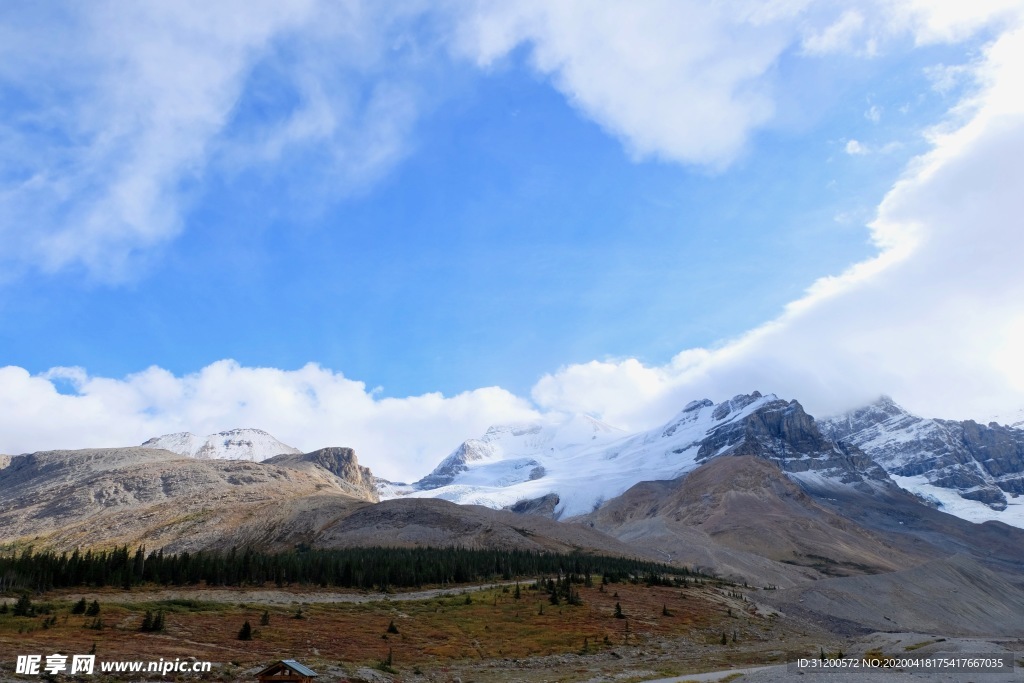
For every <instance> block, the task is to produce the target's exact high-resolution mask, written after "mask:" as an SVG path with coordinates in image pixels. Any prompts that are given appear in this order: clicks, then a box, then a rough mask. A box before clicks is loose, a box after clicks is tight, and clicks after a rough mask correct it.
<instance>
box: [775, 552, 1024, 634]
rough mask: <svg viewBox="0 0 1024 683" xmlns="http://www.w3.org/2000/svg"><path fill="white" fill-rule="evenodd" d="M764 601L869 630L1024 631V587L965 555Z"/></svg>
mask: <svg viewBox="0 0 1024 683" xmlns="http://www.w3.org/2000/svg"><path fill="white" fill-rule="evenodd" d="M760 599H762V600H764V601H765V602H768V603H770V604H772V605H774V606H776V607H778V608H780V609H781V610H782V611H783V612H786V613H789V614H801V613H808V612H810V613H814V614H816V615H818V617H819V619H820V620H821V621H823V622H825V623H827V622H828V620H834V619H841V620H843V621H846V622H851V623H854V624H860V625H861V626H862V627H863V629H864V631H865V632H870V631H911V632H917V633H941V634H943V635H963V636H1000V637H1004V638H1007V637H1013V636H1022V635H1024V622H1022V621H1021V618H1020V615H1021V614H1024V591H1022V590H1021V589H1020V588H1019V587H1017V586H1013V585H1011V584H1010V583H1008V582H1007V581H1006V580H1004V579H1003V578H1001V577H1000V576H998V575H996V574H994V573H993V572H991V571H989V570H988V569H986V568H985V567H982V566H980V565H979V564H978V563H977V562H974V561H973V560H971V559H970V558H967V557H964V556H963V555H955V556H953V557H950V558H947V559H943V560H938V561H934V562H928V563H926V564H922V565H919V566H917V567H913V568H911V569H906V570H903V571H899V572H895V573H891V574H881V575H875V576H854V577H847V578H840V579H830V580H828V581H817V582H814V583H811V584H805V585H803V586H799V587H796V588H791V589H789V590H780V591H772V592H770V593H766V594H765V595H763V596H761V597H760Z"/></svg>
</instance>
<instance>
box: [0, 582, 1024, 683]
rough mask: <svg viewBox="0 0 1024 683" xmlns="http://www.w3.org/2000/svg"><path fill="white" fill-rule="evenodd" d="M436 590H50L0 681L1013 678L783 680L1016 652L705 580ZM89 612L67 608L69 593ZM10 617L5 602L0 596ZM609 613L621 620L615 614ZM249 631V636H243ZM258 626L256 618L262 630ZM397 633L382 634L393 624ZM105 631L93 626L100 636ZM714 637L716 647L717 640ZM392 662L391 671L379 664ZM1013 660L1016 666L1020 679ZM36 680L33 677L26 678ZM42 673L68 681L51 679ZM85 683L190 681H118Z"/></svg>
mask: <svg viewBox="0 0 1024 683" xmlns="http://www.w3.org/2000/svg"><path fill="white" fill-rule="evenodd" d="M519 589H520V591H519V593H520V597H519V598H518V599H517V598H516V597H515V593H516V586H515V584H514V583H513V584H490V585H486V586H473V587H459V588H432V589H428V590H419V591H410V592H406V593H397V594H389V595H386V596H382V595H381V594H373V593H365V592H339V591H328V590H323V591H316V590H312V589H302V590H298V589H297V590H290V589H288V588H283V589H282V588H276V587H268V589H265V590H262V589H252V588H248V589H237V590H235V589H219V588H215V589H204V588H175V589H164V588H151V589H147V588H142V589H135V590H132V591H121V590H113V589H104V590H94V591H86V592H75V591H60V592H53V593H50V594H47V595H43V596H39V597H37V598H33V604H34V606H35V608H36V609H37V610H38V612H39V613H38V614H37V615H36V616H33V617H20V616H19V617H15V616H13V614H11V612H10V609H8V611H7V612H6V613H3V614H0V681H16V680H21V681H24V680H29V678H26V677H24V676H15V675H13V672H14V664H15V662H14V659H15V657H16V656H17V655H29V654H37V655H42V656H43V658H44V660H45V656H46V655H49V654H53V653H63V654H68V655H70V654H85V653H87V652H89V651H90V650H91V649H92V648H95V653H96V661H97V662H104V661H124V660H129V661H140V660H145V661H156V660H160V659H161V658H162V659H163V660H165V661H174V660H175V659H180V660H183V661H185V660H192V659H194V660H197V661H210V662H212V663H213V668H212V672H211V673H210V674H207V675H205V676H204V677H203V679H204V680H220V681H255V673H256V672H258V671H259V670H260V669H262V668H263V667H264V666H266V665H268V664H271V663H273V662H275V661H277V660H279V659H297V660H299V661H300V662H302V663H303V664H305V665H307V666H309V667H311V668H313V669H314V670H315V671H317V672H318V673H319V674H320V677H319V678H318V679H317V680H318V681H321V682H323V683H327V682H329V681H374V682H375V683H384V682H385V681H462V682H465V683H468V682H469V681H479V682H482V683H486V682H494V683H499V682H500V683H513V682H516V681H521V682H524V683H527V682H535V681H536V682H540V681H589V682H593V683H597V682H599V681H600V682H607V683H613V682H614V683H638V682H641V681H659V682H661V683H668V682H669V681H672V682H673V683H679V682H682V681H721V680H743V681H751V682H756V683H774V682H775V681H789V680H793V679H794V678H799V679H801V680H805V681H808V682H811V681H813V682H815V683H830V682H832V681H851V682H852V681H854V680H856V681H859V682H864V683H870V682H871V681H900V680H906V681H921V680H937V681H967V680H970V681H978V682H979V683H981V682H983V681H1020V680H1024V678H1022V677H1021V676H1020V674H1019V673H1018V674H1016V677H1014V676H1015V675H1009V676H1007V675H1005V674H1003V675H963V676H951V675H944V676H943V675H939V674H930V675H923V676H922V675H919V674H917V675H912V674H908V673H899V672H893V671H883V672H877V673H864V672H860V673H858V674H855V675H853V676H852V677H851V676H850V675H849V674H832V673H819V672H813V673H812V672H808V673H807V674H806V675H799V674H794V673H793V672H791V671H789V670H788V669H787V667H786V662H790V661H793V660H795V659H797V658H798V657H810V658H812V659H813V658H816V657H818V656H819V655H820V654H821V653H822V652H824V653H827V654H829V655H833V654H837V653H840V652H843V653H845V654H846V655H847V656H859V655H862V654H864V653H865V652H869V653H875V654H876V655H877V654H879V653H882V654H885V655H889V656H902V655H906V654H907V653H910V652H914V653H919V654H929V653H934V652H950V651H953V652H964V653H982V652H984V653H992V652H1006V651H1010V652H1014V653H1015V654H1014V657H1015V658H1016V659H1018V660H1024V644H1022V643H1021V641H1020V640H1017V639H1004V641H1003V642H998V643H996V642H993V641H988V640H985V639H963V638H961V639H955V638H949V639H947V638H943V637H941V636H937V635H934V634H871V635H864V634H862V635H856V636H848V637H839V636H836V635H835V634H831V633H828V632H826V631H824V630H822V629H821V628H820V626H817V625H815V623H812V622H810V621H805V620H803V619H801V618H799V617H796V616H789V615H786V614H782V613H778V612H776V611H774V610H772V609H771V608H769V607H767V606H765V605H763V604H760V603H759V602H758V597H759V595H764V593H761V592H760V591H757V590H753V589H745V588H739V587H735V586H720V585H714V584H713V583H705V584H702V585H694V584H692V583H691V584H690V585H689V586H686V587H682V588H680V587H662V586H645V585H643V584H632V583H617V584H609V585H607V586H604V588H603V590H602V588H601V587H600V586H593V587H580V589H579V592H580V596H581V598H582V600H583V604H582V605H575V606H572V605H568V604H565V603H564V602H563V603H562V604H560V605H553V604H551V603H550V601H549V599H548V596H547V594H546V593H544V592H543V591H539V590H536V589H534V588H533V582H521V583H520V584H519ZM83 597H84V598H86V601H87V602H89V603H91V602H92V601H93V600H96V602H97V604H98V605H99V608H100V611H99V614H98V615H94V616H86V615H80V614H72V613H71V610H72V606H73V604H74V603H75V602H77V601H78V600H79V599H81V598H83ZM4 602H6V603H7V604H8V607H9V608H10V607H11V606H13V604H14V598H12V597H10V596H8V597H6V598H4V597H0V604H2V603H4ZM616 604H618V605H619V606H620V607H621V612H622V614H623V617H622V618H617V617H616V616H615V614H616ZM146 611H149V612H151V613H154V614H155V613H157V612H160V611H162V612H163V613H164V615H165V628H164V630H163V631H162V632H158V633H146V632H142V631H141V630H140V625H141V623H142V620H143V619H144V615H145V613H146ZM245 622H248V623H249V624H250V625H251V626H252V629H253V638H252V640H240V639H239V631H240V630H241V628H242V626H243V624H244V623H245ZM261 622H263V623H261ZM392 625H393V628H392ZM96 626H101V628H96ZM723 640H724V641H725V642H724V643H723ZM389 662H390V663H389ZM1022 664H1024V661H1022V663H1021V664H1018V672H1021V671H1024V668H1022ZM37 680H39V679H38V677H37ZM53 680H76V679H74V678H64V677H58V678H56V679H53ZM78 680H83V681H103V680H111V681H113V680H164V681H170V680H194V679H190V678H188V677H185V676H184V675H180V674H179V677H178V678H175V675H174V674H170V675H168V676H163V677H160V676H157V675H153V676H152V677H151V678H142V679H140V678H138V677H137V676H136V677H134V678H118V677H116V676H105V675H100V674H98V673H97V675H94V676H86V677H81V678H80V679H78Z"/></svg>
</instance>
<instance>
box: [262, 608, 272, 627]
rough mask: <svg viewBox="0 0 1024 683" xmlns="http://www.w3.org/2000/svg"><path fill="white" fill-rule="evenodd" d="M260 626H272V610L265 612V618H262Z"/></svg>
mask: <svg viewBox="0 0 1024 683" xmlns="http://www.w3.org/2000/svg"><path fill="white" fill-rule="evenodd" d="M260 626H270V610H263V616H261V617H260Z"/></svg>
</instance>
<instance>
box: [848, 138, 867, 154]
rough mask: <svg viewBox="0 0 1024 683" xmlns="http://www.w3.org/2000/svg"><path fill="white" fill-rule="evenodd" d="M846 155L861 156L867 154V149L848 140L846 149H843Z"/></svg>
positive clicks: (854, 141)
mask: <svg viewBox="0 0 1024 683" xmlns="http://www.w3.org/2000/svg"><path fill="white" fill-rule="evenodd" d="M843 149H844V150H846V153H847V154H849V155H851V156H863V155H865V154H867V153H868V148H867V147H866V146H864V144H863V143H861V142H858V141H857V140H849V141H847V143H846V147H844V148H843Z"/></svg>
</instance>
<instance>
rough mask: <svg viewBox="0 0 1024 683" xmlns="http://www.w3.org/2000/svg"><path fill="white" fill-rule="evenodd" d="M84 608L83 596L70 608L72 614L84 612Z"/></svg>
mask: <svg viewBox="0 0 1024 683" xmlns="http://www.w3.org/2000/svg"><path fill="white" fill-rule="evenodd" d="M85 609H86V604H85V598H82V599H81V600H79V601H78V602H76V603H75V604H74V606H73V607H72V608H71V613H72V614H85Z"/></svg>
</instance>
